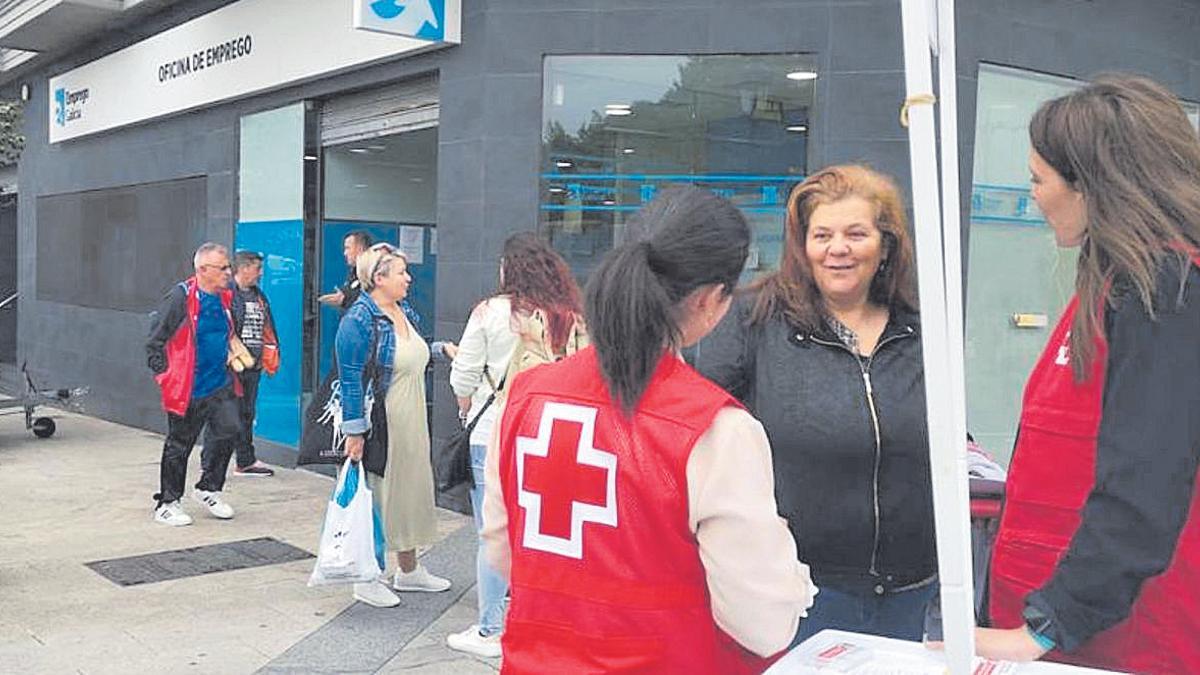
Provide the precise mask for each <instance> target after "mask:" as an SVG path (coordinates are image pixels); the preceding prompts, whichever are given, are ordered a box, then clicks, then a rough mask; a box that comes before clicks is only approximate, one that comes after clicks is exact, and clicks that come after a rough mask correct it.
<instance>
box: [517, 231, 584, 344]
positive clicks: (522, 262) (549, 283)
mask: <svg viewBox="0 0 1200 675" xmlns="http://www.w3.org/2000/svg"><path fill="white" fill-rule="evenodd" d="M500 265H501V268H502V269H503V270H504V275H503V280H502V281H501V282H500V288H499V289H498V291H497V292H498V293H500V294H502V295H507V296H508V297H509V301H510V302H511V303H512V308H513V311H514V313H525V314H532V313H533V311H534V310H538V309H540V310H542V312H543V313H545V315H546V322H547V327H546V328H547V330H548V332H549V333H550V347H551V348H552V349H553V350H554V351H555V352H561V351H562V350H563V348H564V347H565V346H566V343H567V338H568V337H570V334H571V326H572V324H574V323H575V320H576V319H577V318H579V315H580V314H581V313H582V311H583V309H582V307H581V303H580V298H579V285H578V284H576V283H575V278H574V277H572V276H571V269H570V268H569V267H567V262H566V261H565V260H563V259H562V256H560V255H559V254H558V252H557V251H555V250H554V249H553V248H551V247H550V244H548V243H546V241H545V240H544V239H542V238H541V237H539V236H538V235H537V234H535V233H533V232H519V233H517V234H514V235H513V236H511V237H509V238H508V239H507V240H506V241H505V242H504V252H503V253H501V261H500Z"/></svg>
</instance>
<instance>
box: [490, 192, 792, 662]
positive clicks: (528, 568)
mask: <svg viewBox="0 0 1200 675" xmlns="http://www.w3.org/2000/svg"><path fill="white" fill-rule="evenodd" d="M749 243H750V230H749V227H748V226H747V225H746V221H745V219H744V218H743V217H742V215H741V213H740V212H739V211H738V210H737V209H736V208H735V207H734V206H733V205H732V204H730V203H729V202H728V201H726V200H724V199H721V198H720V197H717V196H716V195H714V194H712V193H711V192H708V191H705V190H700V189H696V188H682V189H670V190H664V191H663V192H662V193H660V195H659V197H658V198H656V199H655V200H654V201H653V202H652V203H651V204H650V205H648V206H647V207H646V208H645V209H643V210H642V211H641V212H639V214H638V215H637V216H636V217H635V218H634V222H633V223H631V225H630V229H629V233H628V235H627V241H626V243H625V244H623V245H621V246H619V247H618V248H617V249H615V250H613V251H612V252H611V253H609V255H608V256H606V257H605V259H604V261H603V262H602V263H601V264H600V267H599V268H598V269H597V270H596V271H595V272H594V273H593V275H592V277H591V278H590V280H589V282H588V285H587V290H586V294H585V296H586V297H585V304H584V315H585V318H586V320H587V325H588V330H589V333H590V335H591V340H592V346H591V347H589V348H587V349H584V350H583V351H580V352H579V353H577V354H576V355H575V356H573V357H571V358H568V359H565V360H563V361H560V362H558V363H555V364H552V365H546V366H539V367H537V368H534V369H532V370H530V371H527V372H525V373H522V374H521V375H520V376H519V377H517V378H516V379H515V381H514V382H512V383H511V384H510V387H511V389H510V392H509V397H508V401H507V405H506V408H505V410H504V413H503V416H502V418H501V423H500V425H499V426H498V427H497V429H496V433H495V434H494V435H493V438H492V441H491V448H490V449H489V452H488V458H487V462H488V463H487V472H488V476H487V480H486V484H487V495H486V497H485V507H484V539H485V541H486V544H487V547H488V553H489V557H490V558H491V560H492V562H493V563H494V564H495V565H496V567H497V568H498V569H500V570H502V571H504V572H506V573H508V575H509V578H510V583H511V588H512V599H511V604H510V607H509V614H508V619H507V627H506V629H505V632H504V637H503V651H504V661H503V665H502V671H503V672H505V673H534V672H537V673H567V672H572V673H573V672H618V671H619V672H688V673H742V672H760V671H762V670H764V669H765V667H766V666H767V665H768V663H769V657H770V656H772V655H774V654H776V653H777V652H779V651H781V650H782V649H784V648H785V647H786V646H787V645H788V643H789V641H790V639H791V637H792V635H793V634H794V632H795V629H796V626H797V624H798V622H799V619H800V617H801V616H802V615H803V613H804V611H805V610H806V608H807V607H808V606H809V605H810V604H811V602H812V595H813V594H814V593H815V589H814V588H813V587H812V586H811V584H810V582H809V578H808V571H807V568H806V567H805V566H804V565H803V564H801V563H800V562H799V561H798V560H797V558H796V552H795V545H794V544H793V542H792V539H791V536H790V535H789V534H788V531H787V528H786V526H785V525H784V523H783V521H782V520H781V519H780V518H779V516H778V514H777V513H778V512H777V508H776V504H775V498H774V486H773V476H772V472H771V460H770V447H769V445H768V443H767V438H766V435H765V434H764V433H763V430H762V426H761V425H759V424H758V422H757V421H756V420H755V419H754V418H753V417H751V416H750V415H749V413H747V412H746V411H745V410H744V409H743V408H741V406H740V405H738V404H737V402H736V401H735V400H734V399H733V398H732V397H730V396H729V395H728V394H726V393H725V392H724V391H722V390H721V389H720V388H718V387H716V386H715V385H713V384H711V383H710V382H708V381H707V380H705V379H704V378H703V377H701V376H700V375H699V374H697V373H696V372H695V371H694V370H692V369H691V368H690V367H689V366H688V365H687V364H686V363H684V361H683V360H682V359H681V358H680V357H679V350H680V349H682V348H684V347H687V346H690V345H692V344H695V342H697V341H698V340H699V339H700V338H701V337H703V336H704V335H705V334H707V333H708V332H709V331H710V330H712V328H713V326H715V325H716V324H717V323H718V322H719V321H720V320H721V317H722V316H723V315H724V314H725V312H726V310H727V309H728V308H729V304H730V294H731V291H732V289H733V287H734V285H735V284H736V283H737V279H738V275H739V274H740V273H741V270H742V266H743V264H744V263H745V260H746V254H747V251H748V248H749Z"/></svg>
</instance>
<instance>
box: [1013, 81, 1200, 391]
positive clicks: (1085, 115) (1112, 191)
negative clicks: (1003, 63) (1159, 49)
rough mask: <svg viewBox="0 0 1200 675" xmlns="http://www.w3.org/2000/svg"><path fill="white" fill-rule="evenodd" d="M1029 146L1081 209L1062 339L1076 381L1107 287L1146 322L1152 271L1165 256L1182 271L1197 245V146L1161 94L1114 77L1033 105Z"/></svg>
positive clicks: (1098, 329) (1091, 353)
mask: <svg viewBox="0 0 1200 675" xmlns="http://www.w3.org/2000/svg"><path fill="white" fill-rule="evenodd" d="M1029 139H1030V142H1031V143H1032V145H1033V149H1034V151H1035V152H1037V154H1038V155H1040V156H1041V157H1042V159H1044V160H1045V161H1046V163H1047V164H1049V165H1050V166H1051V168H1053V169H1054V170H1055V171H1056V172H1058V174H1059V175H1060V176H1062V178H1063V180H1065V181H1066V182H1067V183H1069V184H1070V185H1071V187H1072V188H1073V189H1074V190H1076V191H1078V192H1080V193H1081V194H1082V195H1083V201H1084V206H1085V208H1086V218H1087V223H1086V227H1085V229H1084V234H1083V241H1082V243H1081V244H1080V248H1079V263H1078V268H1077V271H1076V275H1075V291H1076V293H1077V295H1078V296H1079V309H1078V311H1077V312H1076V314H1075V320H1074V322H1073V323H1072V324H1071V338H1070V339H1071V345H1070V352H1071V368H1072V370H1073V372H1074V374H1075V379H1076V380H1077V381H1082V380H1084V379H1085V378H1086V376H1087V373H1088V371H1089V369H1090V365H1091V363H1092V360H1093V359H1094V358H1095V355H1096V349H1095V340H1096V337H1097V336H1099V335H1102V334H1103V332H1104V325H1103V314H1102V312H1103V311H1104V307H1105V305H1106V304H1108V303H1109V302H1110V301H1111V299H1112V297H1111V294H1112V287H1113V285H1114V283H1115V284H1117V285H1118V286H1119V287H1121V288H1129V289H1131V290H1133V291H1134V293H1135V294H1136V296H1137V297H1138V298H1139V299H1140V300H1141V302H1142V305H1143V306H1144V307H1145V308H1146V310H1147V311H1148V312H1149V313H1150V314H1151V316H1153V314H1154V306H1153V298H1154V288H1155V279H1156V276H1157V271H1158V269H1159V267H1160V266H1161V264H1162V263H1163V262H1164V261H1165V260H1166V259H1168V258H1169V257H1173V258H1175V259H1176V260H1177V261H1178V263H1179V265H1180V267H1181V268H1182V269H1184V270H1186V269H1187V265H1189V264H1190V263H1189V262H1188V256H1187V254H1186V253H1185V251H1187V250H1195V249H1196V248H1197V247H1200V139H1198V138H1197V136H1196V129H1195V127H1193V126H1192V124H1191V122H1190V121H1189V120H1188V118H1187V114H1186V113H1185V112H1184V111H1183V107H1182V106H1180V104H1179V100H1178V99H1177V98H1175V96H1174V95H1173V94H1172V93H1171V92H1170V91H1168V90H1167V89H1166V88H1165V87H1163V86H1161V85H1159V84H1157V83H1155V82H1153V81H1151V80H1148V79H1146V78H1143V77H1132V76H1119V75H1109V76H1103V77H1100V78H1097V80H1096V81H1095V83H1094V84H1091V85H1089V86H1086V87H1084V88H1082V89H1080V90H1078V91H1075V92H1072V93H1070V94H1067V95H1066V96H1063V97H1061V98H1056V99H1054V100H1051V101H1047V102H1046V103H1044V104H1042V107H1040V108H1038V111H1037V112H1036V113H1034V115H1033V119H1032V120H1031V121H1030V123H1029ZM1183 278H1184V279H1186V278H1187V275H1186V274H1184V275H1183Z"/></svg>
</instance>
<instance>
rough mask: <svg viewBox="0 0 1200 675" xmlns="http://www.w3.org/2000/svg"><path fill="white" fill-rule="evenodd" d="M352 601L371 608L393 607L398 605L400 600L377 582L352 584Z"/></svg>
mask: <svg viewBox="0 0 1200 675" xmlns="http://www.w3.org/2000/svg"><path fill="white" fill-rule="evenodd" d="M354 599H355V600H357V601H359V602H363V603H366V604H368V605H370V606H372V607H395V606H396V605H398V604H400V598H398V597H396V594H395V593H393V592H391V591H390V590H388V587H387V586H386V585H384V584H383V583H382V582H379V581H371V582H368V583H365V584H354Z"/></svg>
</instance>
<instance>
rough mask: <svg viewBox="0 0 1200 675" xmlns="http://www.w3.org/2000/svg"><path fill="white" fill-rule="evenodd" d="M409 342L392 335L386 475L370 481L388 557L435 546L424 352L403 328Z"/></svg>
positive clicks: (415, 337)
mask: <svg viewBox="0 0 1200 675" xmlns="http://www.w3.org/2000/svg"><path fill="white" fill-rule="evenodd" d="M404 321H405V323H406V324H407V325H408V336H407V337H405V336H403V335H401V334H400V332H399V331H396V357H395V361H394V362H393V363H392V382H391V384H390V385H389V386H388V391H387V399H386V401H385V405H386V406H387V421H388V457H387V469H386V471H385V472H384V473H385V475H384V476H383V477H382V478H380V477H378V476H375V475H373V474H372V475H370V477H371V478H372V479H374V480H372V484H371V489H372V490H373V491H374V492H375V504H376V506H377V507H378V508H379V514H380V516H381V517H382V518H383V531H384V534H385V535H386V536H387V547H388V550H389V551H409V550H412V549H415V548H417V547H419V546H430V545H432V544H433V543H434V542H435V541H436V535H437V522H436V519H435V516H434V511H433V509H434V506H433V467H432V466H430V463H429V425H428V422H427V420H426V417H425V365H426V364H427V363H429V346H428V345H426V344H425V340H424V339H422V338H421V336H420V335H418V334H417V331H416V329H414V328H413V326H412V324H410V323H408V319H407V318H405V320H404Z"/></svg>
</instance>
